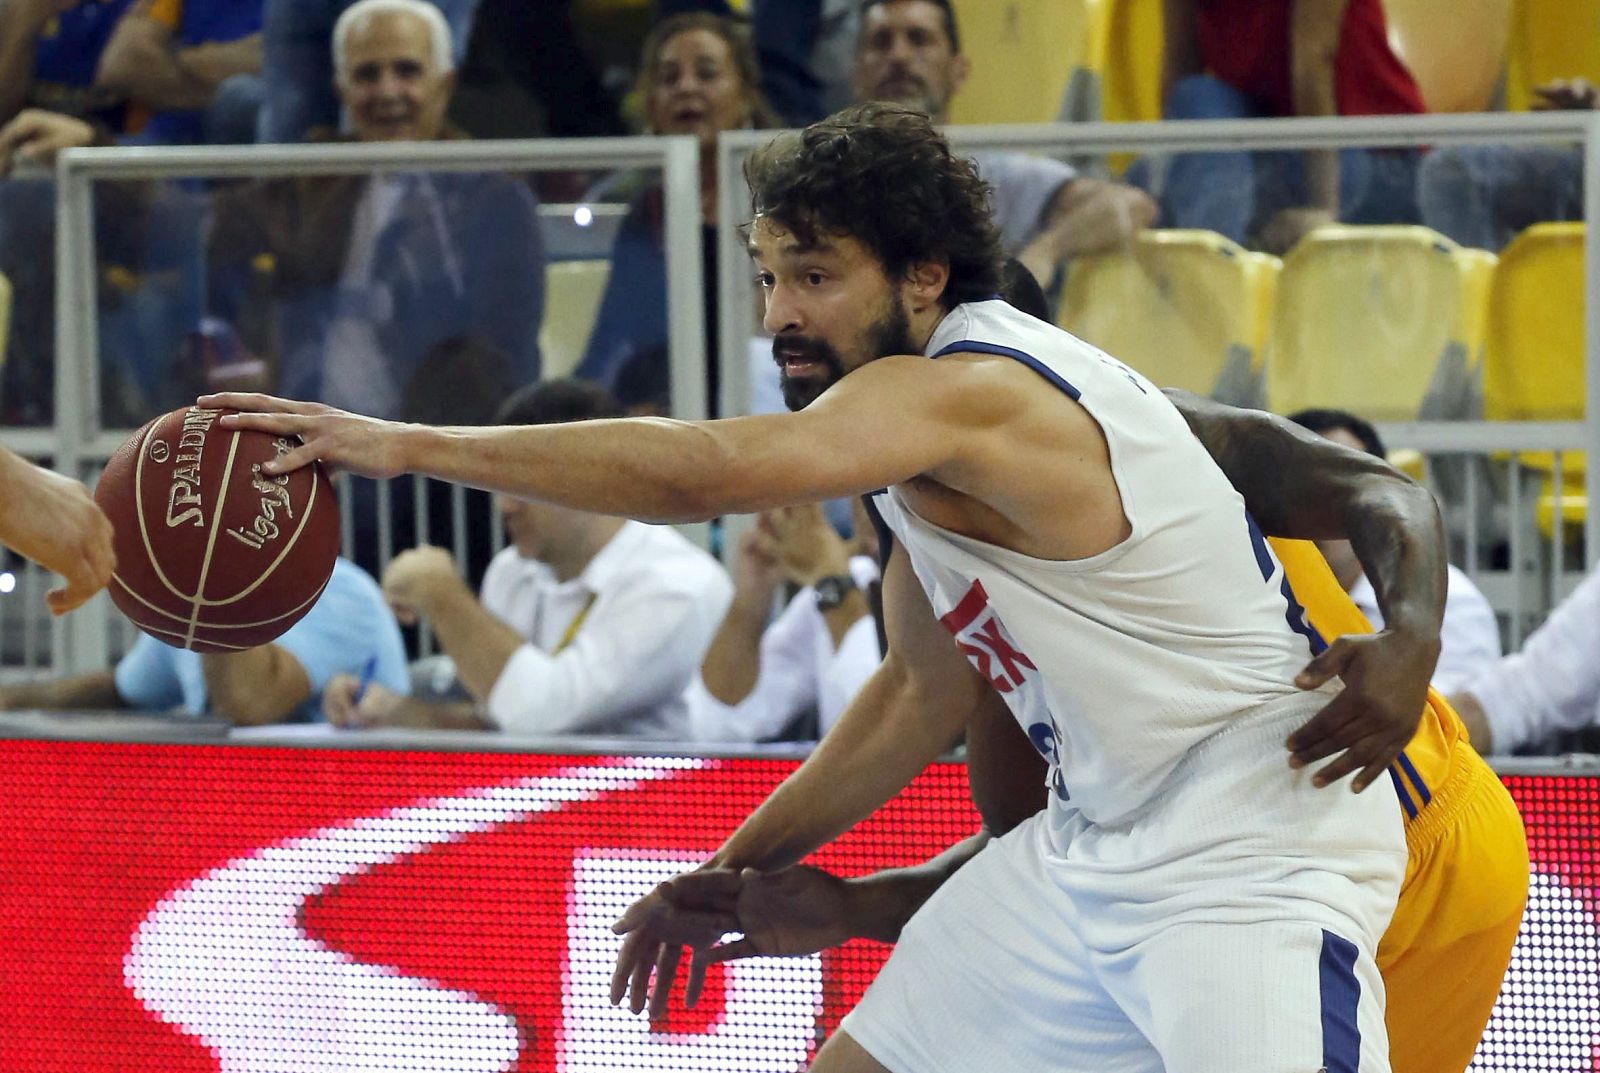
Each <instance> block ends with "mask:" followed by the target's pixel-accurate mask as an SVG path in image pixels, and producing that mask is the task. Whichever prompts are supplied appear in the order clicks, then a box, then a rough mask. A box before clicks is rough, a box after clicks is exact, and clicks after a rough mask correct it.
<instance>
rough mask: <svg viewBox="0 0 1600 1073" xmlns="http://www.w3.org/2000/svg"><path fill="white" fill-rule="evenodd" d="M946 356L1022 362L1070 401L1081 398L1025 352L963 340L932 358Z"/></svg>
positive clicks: (994, 344) (1052, 371)
mask: <svg viewBox="0 0 1600 1073" xmlns="http://www.w3.org/2000/svg"><path fill="white" fill-rule="evenodd" d="M946 354H997V355H999V356H1000V357H1002V358H1014V359H1016V360H1017V361H1020V362H1022V364H1024V365H1026V366H1027V367H1028V368H1030V369H1032V370H1033V371H1034V372H1036V373H1038V374H1039V375H1040V376H1042V377H1044V378H1045V379H1046V380H1048V381H1050V382H1051V383H1052V384H1054V385H1055V386H1056V387H1058V388H1060V389H1061V390H1062V391H1065V392H1066V393H1067V398H1069V399H1071V400H1072V401H1073V402H1077V401H1078V399H1079V398H1080V397H1081V394H1080V392H1079V391H1078V389H1077V388H1075V387H1073V386H1072V385H1071V384H1069V383H1067V382H1066V380H1064V379H1063V378H1062V376H1061V374H1060V373H1058V372H1056V371H1055V370H1054V369H1052V368H1050V366H1048V365H1046V364H1045V363H1044V362H1042V361H1040V360H1039V359H1038V358H1036V357H1034V356H1033V355H1032V354H1029V353H1028V352H1027V351H1025V350H1018V349H1016V348H1015V347H1008V346H1001V345H1000V344H999V343H980V342H977V341H975V340H972V339H963V340H961V341H960V342H958V343H951V344H950V345H949V346H947V347H945V348H944V349H942V350H940V351H939V352H938V353H937V354H934V355H933V356H934V357H936V358H942V357H944V356H945V355H946Z"/></svg>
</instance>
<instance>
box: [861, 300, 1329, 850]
mask: <svg viewBox="0 0 1600 1073" xmlns="http://www.w3.org/2000/svg"><path fill="white" fill-rule="evenodd" d="M961 352H969V353H970V352H977V353H988V354H998V355H1004V356H1007V357H1011V358H1014V359H1016V360H1017V361H1020V362H1022V363H1024V364H1026V365H1028V366H1029V367H1030V368H1032V369H1034V370H1035V371H1036V372H1038V373H1039V375H1040V379H1039V390H1041V391H1057V390H1059V391H1064V392H1066V393H1067V394H1068V395H1070V396H1071V397H1072V398H1074V399H1076V400H1077V402H1078V403H1079V404H1080V405H1081V406H1083V407H1084V409H1085V410H1087V411H1088V412H1089V414H1090V415H1091V416H1092V417H1093V418H1094V419H1095V420H1096V421H1097V422H1098V423H1099V425H1100V428H1101V430H1102V431H1103V432H1104V434H1105V438H1106V443H1107V445H1108V446H1109V448H1110V458H1111V469H1112V473H1113V476H1114V477H1115V479H1116V483H1117V488H1118V490H1119V492H1120V494H1121V497H1122V509H1123V512H1124V513H1125V514H1126V516H1127V519H1128V522H1129V524H1130V525H1131V527H1132V532H1131V533H1130V534H1129V535H1128V537H1127V538H1126V539H1125V540H1123V541H1122V542H1121V543H1119V544H1118V545H1117V546H1116V547H1114V548H1111V549H1110V550H1108V551H1106V552H1103V553H1101V554H1099V555H1096V556H1093V557H1091V558H1088V559H1080V560H1073V561H1067V562H1059V561H1047V560H1042V559H1035V558H1032V557H1030V556H1027V555H1021V554H1018V553H1017V552H1014V551H1010V550H1008V549H1005V548H1000V547H996V546H994V545H992V544H987V543H985V542H983V541H979V540H974V539H971V538H969V537H964V536H961V535H959V534H956V533H952V532H949V531H948V530H945V529H942V528H940V527H938V526H935V525H933V524H931V523H929V522H927V521H926V520H924V519H922V518H921V517H919V516H918V515H917V514H916V513H914V512H913V511H912V509H911V508H910V506H909V505H908V504H907V503H906V501H905V500H904V499H902V498H901V496H900V494H899V492H898V490H897V489H890V490H888V491H887V492H881V493H877V494H875V495H874V496H873V498H872V502H873V504H874V505H875V506H877V507H878V509H879V511H880V513H881V514H882V515H883V518H884V521H885V523H886V524H887V525H888V526H889V527H890V528H891V529H892V530H893V531H894V535H895V537H896V538H897V541H898V543H899V544H900V545H901V546H902V547H903V549H904V551H905V553H907V554H908V555H909V556H910V561H911V566H912V568H913V569H914V570H915V572H916V575H917V577H918V579H919V580H920V581H921V582H922V586H923V588H924V589H925V590H926V591H927V593H928V597H929V600H930V601H931V602H932V604H933V609H934V613H935V614H936V615H938V616H939V617H940V620H941V621H942V622H943V624H944V626H945V628H946V629H948V630H949V631H950V632H951V633H952V634H953V635H954V636H955V638H956V641H957V643H958V644H959V645H960V647H961V649H962V650H963V651H964V652H965V653H966V654H967V657H968V658H969V659H970V660H971V661H972V663H973V666H974V667H976V668H977V670H978V671H979V672H980V673H982V674H983V675H984V676H985V677H987V678H988V679H989V681H990V682H991V683H992V684H993V685H994V687H995V689H996V690H998V691H999V692H1000V693H1001V694H1002V695H1003V696H1004V697H1005V700H1006V703H1007V704H1008V705H1009V706H1010V708H1011V711H1012V713H1013V714H1014V715H1015V716H1016V717H1017V720H1018V721H1019V722H1020V723H1021V724H1022V727H1023V729H1024V730H1025V731H1027V733H1028V736H1029V738H1030V739H1031V740H1032V741H1033V743H1034V746H1035V747H1036V748H1038V749H1039V751H1040V752H1041V753H1042V754H1044V756H1045V758H1046V759H1047V760H1049V761H1050V764H1051V782H1052V786H1053V789H1054V792H1053V793H1052V794H1051V809H1052V811H1053V812H1055V813H1056V818H1057V819H1064V814H1063V813H1062V812H1061V811H1060V810H1062V809H1069V810H1070V809H1076V810H1077V811H1079V812H1081V813H1082V814H1083V817H1084V818H1085V819H1087V820H1090V821H1091V822H1095V823H1114V822H1116V821H1118V820H1119V819H1122V818H1125V817H1127V816H1128V815H1129V814H1130V813H1131V812H1133V811H1134V810H1136V809H1138V808H1139V806H1140V805H1141V804H1143V803H1144V802H1146V801H1147V800H1149V799H1150V798H1151V797H1152V795H1154V794H1155V793H1156V792H1157V791H1158V790H1159V789H1160V788H1161V784H1162V781H1163V780H1164V779H1165V778H1166V777H1167V776H1168V775H1169V774H1171V772H1172V770H1173V768H1174V766H1175V765H1176V764H1177V763H1178V761H1179V760H1180V759H1182V758H1183V756H1184V754H1185V753H1187V752H1188V751H1189V750H1190V749H1191V748H1192V747H1193V746H1195V745H1196V744H1197V743H1199V742H1200V741H1202V740H1203V739H1205V738H1207V737H1209V736H1210V735H1212V734H1214V733H1216V732H1217V731H1218V730H1220V729H1222V728H1223V727H1225V726H1227V725H1229V724H1230V723H1231V722H1233V721H1235V720H1238V719H1239V718H1240V717H1241V716H1245V715H1247V714H1249V715H1252V716H1259V717H1271V716H1272V715H1274V714H1275V713H1277V712H1282V713H1283V714H1284V715H1290V714H1293V713H1294V712H1296V711H1304V712H1305V713H1306V714H1308V715H1309V713H1310V712H1311V711H1313V710H1315V709H1316V708H1317V707H1318V706H1320V704H1321V703H1324V702H1325V701H1326V697H1325V696H1321V695H1307V694H1305V693H1302V692H1301V691H1299V690H1297V689H1296V688H1295V687H1294V685H1293V679H1294V676H1295V674H1296V673H1298V672H1299V670H1300V669H1301V668H1302V667H1303V666H1304V665H1305V663H1306V662H1307V660H1308V659H1309V658H1310V657H1311V655H1312V652H1313V650H1316V651H1320V650H1321V647H1322V645H1321V641H1320V639H1319V638H1316V635H1315V633H1314V631H1312V630H1311V628H1310V627H1309V626H1308V625H1307V624H1306V622H1305V616H1304V613H1303V611H1301V609H1300V608H1299V606H1298V605H1297V604H1295V602H1294V599H1293V595H1292V593H1291V592H1290V589H1289V586H1288V584H1287V582H1286V581H1285V578H1284V573H1283V568H1282V567H1281V566H1280V565H1279V564H1278V562H1277V560H1276V559H1275V558H1274V556H1273V555H1272V552H1271V550H1270V549H1269V548H1268V546H1267V543H1266V541H1265V540H1264V539H1263V538H1262V535H1261V533H1260V531H1259V530H1258V529H1257V528H1256V526H1255V523H1254V521H1252V520H1251V519H1250V518H1249V516H1248V515H1247V513H1246V511H1245V507H1244V501H1243V499H1242V498H1241V497H1240V496H1239V494H1238V493H1237V492H1236V491H1234V489H1233V487H1232V486H1231V485H1230V484H1229V483H1228V481H1227V478H1226V477H1224V476H1223V474H1222V471H1221V470H1219V469H1218V468H1217V466H1216V464H1215V463H1214V462H1213V461H1212V460H1211V457H1210V455H1208V454H1207V453H1206V450H1205V448H1204V447H1202V446H1201V444H1200V442H1199V441H1198V440H1197V439H1196V438H1195V437H1194V435H1193V434H1192V433H1191V432H1190V431H1189V427H1188V425H1187V424H1186V423H1185V421H1184V419H1183V416H1182V415H1181V414H1179V413H1178V411H1177V409H1176V408H1175V407H1174V406H1173V405H1172V404H1171V403H1170V402H1169V401H1168V400H1167V399H1166V397H1165V396H1163V395H1162V394H1161V392H1160V390H1158V389H1157V388H1156V387H1155V386H1154V385H1153V384H1151V383H1150V382H1149V381H1148V380H1146V379H1145V378H1144V377H1142V376H1140V375H1139V374H1138V373H1136V372H1134V371H1132V370H1131V369H1129V368H1128V367H1127V366H1125V365H1123V364H1122V363H1121V362H1118V361H1116V360H1114V359H1112V358H1110V357H1108V356H1107V355H1105V354H1104V353H1102V352H1101V351H1099V350H1097V349H1095V348H1094V347H1092V346H1090V345H1089V344H1087V343H1085V342H1083V341H1082V340H1080V339H1077V338H1075V337H1073V336H1072V335H1069V334H1068V333H1067V332H1065V331H1062V330H1061V329H1059V328H1056V327H1054V326H1052V325H1049V324H1045V323H1043V322H1042V321H1039V320H1036V319H1034V318H1032V317H1029V316H1027V315H1025V314H1023V313H1019V312H1017V311H1016V310H1015V309H1013V308H1012V307H1011V306H1009V305H1007V304H1006V303H1004V302H1000V301H987V302H971V303H967V304H965V305H961V306H957V307H956V308H955V309H954V310H952V311H951V312H950V313H949V315H947V316H946V317H945V318H944V320H943V321H942V322H940V324H939V326H938V327H937V328H936V329H935V331H934V333H933V337H932V338H931V340H930V341H929V343H928V350H927V353H928V355H929V356H930V357H932V358H935V359H937V358H938V357H939V356H940V355H942V354H948V353H961ZM1331 688H1332V687H1330V689H1331ZM1284 762H1285V763H1287V753H1285V761H1284ZM1069 800H1070V803H1068V802H1069Z"/></svg>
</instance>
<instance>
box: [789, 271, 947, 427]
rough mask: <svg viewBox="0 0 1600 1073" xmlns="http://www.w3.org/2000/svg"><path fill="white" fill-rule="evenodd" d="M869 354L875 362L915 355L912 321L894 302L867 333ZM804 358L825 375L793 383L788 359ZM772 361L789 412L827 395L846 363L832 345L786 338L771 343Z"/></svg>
mask: <svg viewBox="0 0 1600 1073" xmlns="http://www.w3.org/2000/svg"><path fill="white" fill-rule="evenodd" d="M866 350H867V353H868V354H869V355H871V357H869V358H868V359H867V360H868V361H871V360H873V358H882V357H887V356H888V355H890V354H914V353H916V344H915V343H913V342H912V340H911V319H910V318H909V317H908V316H907V315H906V311H905V307H904V306H902V305H901V304H900V303H899V302H897V301H895V300H894V299H893V298H891V299H890V300H889V307H888V309H887V310H885V311H884V314H883V315H882V316H881V317H879V318H878V319H877V320H876V321H874V322H873V323H872V326H871V327H870V328H868V329H867V346H866ZM790 357H795V358H804V359H806V360H808V361H816V362H820V363H821V364H822V367H823V368H824V369H825V370H826V375H824V376H821V377H817V378H816V379H810V378H807V379H804V380H791V379H789V375H788V373H786V372H785V371H784V368H783V362H784V359H785V358H790ZM772 360H773V361H775V362H777V363H778V385H779V387H780V388H782V390H783V404H784V405H785V406H787V407H789V409H790V410H803V409H805V408H806V407H807V406H810V405H811V404H812V403H813V402H815V401H816V400H817V398H818V397H819V396H821V394H822V393H823V392H824V391H827V390H828V389H829V388H830V387H832V386H833V385H834V384H837V383H838V382H839V381H840V380H841V379H843V377H844V374H845V367H844V361H843V360H842V359H841V358H840V357H839V352H838V351H837V350H835V349H834V348H833V347H832V346H831V345H830V344H828V343H825V342H823V341H822V340H821V339H817V338H814V337H812V336H809V335H785V336H779V337H778V338H776V339H774V340H773V341H772Z"/></svg>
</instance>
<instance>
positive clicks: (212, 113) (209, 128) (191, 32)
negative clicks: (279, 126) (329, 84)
mask: <svg viewBox="0 0 1600 1073" xmlns="http://www.w3.org/2000/svg"><path fill="white" fill-rule="evenodd" d="M262 2H263V0H202V2H198V3H186V2H185V0H138V3H136V4H134V5H133V6H132V7H131V8H129V9H128V10H127V12H126V13H124V14H123V16H122V18H121V20H120V21H119V22H118V23H117V27H116V30H115V32H114V33H112V35H111V40H110V41H108V42H107V43H106V47H105V52H104V53H102V54H101V56H100V64H99V68H98V69H97V71H96V73H95V81H96V82H97V83H98V84H99V85H101V86H103V87H105V88H106V89H108V90H110V91H111V92H113V93H115V94H118V95H120V96H123V97H126V98H128V99H129V100H132V101H137V102H139V104H141V105H142V106H143V107H144V108H146V109H148V111H149V113H150V114H149V117H148V118H147V119H146V120H145V122H144V125H143V127H142V129H141V130H140V132H139V134H138V140H139V141H141V142H146V143H151V144H157V145H191V144H198V143H211V144H216V145H230V144H242V143H249V142H253V141H255V129H256V113H257V112H258V111H259V110H260V107H261V95H262V84H261V79H260V77H259V75H260V72H261V9H262Z"/></svg>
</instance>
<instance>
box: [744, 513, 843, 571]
mask: <svg viewBox="0 0 1600 1073" xmlns="http://www.w3.org/2000/svg"><path fill="white" fill-rule="evenodd" d="M761 524H762V526H763V527H765V528H766V529H767V531H768V532H769V533H771V534H772V537H773V540H774V542H775V544H776V547H777V552H778V558H779V561H780V562H781V563H782V564H783V569H784V571H785V572H786V573H787V575H788V577H789V580H790V581H793V582H794V583H795V584H796V585H814V584H816V582H817V579H818V578H824V577H831V576H835V575H838V574H845V573H848V572H849V570H850V549H849V547H848V546H847V545H846V544H845V542H844V538H843V537H841V536H840V535H839V534H838V533H837V532H836V531H835V530H834V528H833V525H832V523H830V522H829V521H828V515H827V513H826V512H825V511H824V510H823V509H822V504H820V503H804V504H801V505H799V506H794V507H779V508H778V509H777V510H772V511H768V512H767V513H765V514H763V515H762V516H761Z"/></svg>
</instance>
